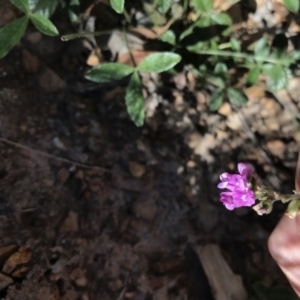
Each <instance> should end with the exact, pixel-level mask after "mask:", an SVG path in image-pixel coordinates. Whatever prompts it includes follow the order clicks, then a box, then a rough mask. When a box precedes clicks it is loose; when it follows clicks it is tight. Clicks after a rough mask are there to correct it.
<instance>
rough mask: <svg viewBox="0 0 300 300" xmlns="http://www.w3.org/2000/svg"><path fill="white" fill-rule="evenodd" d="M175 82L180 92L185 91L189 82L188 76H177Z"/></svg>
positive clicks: (179, 74)
mask: <svg viewBox="0 0 300 300" xmlns="http://www.w3.org/2000/svg"><path fill="white" fill-rule="evenodd" d="M173 81H174V83H175V86H176V88H177V89H178V90H183V89H184V88H185V87H186V84H187V80H186V74H185V73H183V72H181V73H178V74H176V75H175V76H174V77H173Z"/></svg>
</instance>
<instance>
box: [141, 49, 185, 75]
mask: <svg viewBox="0 0 300 300" xmlns="http://www.w3.org/2000/svg"><path fill="white" fill-rule="evenodd" d="M180 61H181V56H180V55H179V54H176V53H172V52H158V53H153V54H150V55H148V56H147V57H145V58H144V59H143V60H142V62H141V63H140V64H139V65H138V66H137V70H138V71H142V72H155V73H161V72H164V71H167V70H169V69H171V68H173V67H174V66H175V65H177V64H178V63H179V62H180Z"/></svg>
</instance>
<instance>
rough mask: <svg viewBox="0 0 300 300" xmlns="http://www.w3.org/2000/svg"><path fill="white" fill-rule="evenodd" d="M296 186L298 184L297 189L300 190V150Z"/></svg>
mask: <svg viewBox="0 0 300 300" xmlns="http://www.w3.org/2000/svg"><path fill="white" fill-rule="evenodd" d="M295 186H296V191H300V151H299V154H298V161H297V167H296V174H295Z"/></svg>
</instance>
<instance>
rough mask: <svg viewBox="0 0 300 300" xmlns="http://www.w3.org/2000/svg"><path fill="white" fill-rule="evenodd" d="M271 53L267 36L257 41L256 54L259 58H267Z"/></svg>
mask: <svg viewBox="0 0 300 300" xmlns="http://www.w3.org/2000/svg"><path fill="white" fill-rule="evenodd" d="M269 53H270V50H269V44H268V40H267V39H266V38H261V39H259V40H258V41H257V43H256V45H255V48H254V54H255V56H257V57H259V58H266V57H267V56H268V55H269Z"/></svg>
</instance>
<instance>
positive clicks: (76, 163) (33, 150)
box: [0, 137, 113, 173]
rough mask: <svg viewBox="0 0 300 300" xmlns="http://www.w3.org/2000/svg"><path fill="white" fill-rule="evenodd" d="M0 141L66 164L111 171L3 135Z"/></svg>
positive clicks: (99, 170)
mask: <svg viewBox="0 0 300 300" xmlns="http://www.w3.org/2000/svg"><path fill="white" fill-rule="evenodd" d="M0 142H3V143H6V144H9V145H12V146H14V147H17V148H20V149H23V150H26V151H30V152H35V153H37V154H38V155H41V156H44V157H47V158H52V159H55V160H57V161H61V162H64V163H67V164H72V165H75V166H77V167H80V168H83V169H90V170H95V171H98V172H109V173H113V171H112V170H110V169H107V168H103V167H97V166H90V165H86V164H82V163H79V162H76V161H73V160H69V159H67V158H62V157H59V156H55V155H52V154H49V153H47V152H44V151H41V150H37V149H33V148H31V147H28V146H25V145H22V144H19V143H16V142H13V141H11V140H8V139H6V138H3V137H0Z"/></svg>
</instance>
